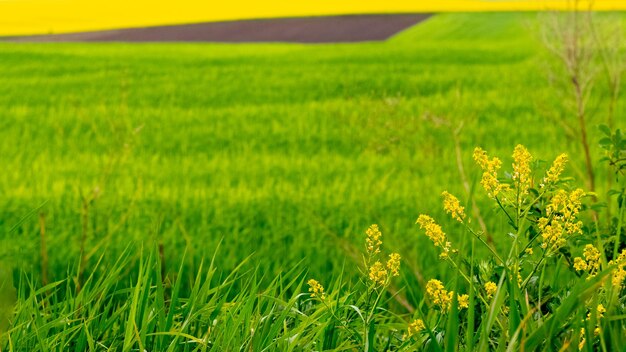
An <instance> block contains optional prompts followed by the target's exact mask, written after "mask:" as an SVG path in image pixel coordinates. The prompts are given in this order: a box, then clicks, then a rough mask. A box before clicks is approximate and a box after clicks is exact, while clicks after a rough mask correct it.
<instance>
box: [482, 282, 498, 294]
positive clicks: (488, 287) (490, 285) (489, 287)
mask: <svg viewBox="0 0 626 352" xmlns="http://www.w3.org/2000/svg"><path fill="white" fill-rule="evenodd" d="M497 290H498V285H496V283H495V282H492V281H489V282H487V283H486V284H485V292H486V293H487V298H491V297H493V295H495V294H496V291H497Z"/></svg>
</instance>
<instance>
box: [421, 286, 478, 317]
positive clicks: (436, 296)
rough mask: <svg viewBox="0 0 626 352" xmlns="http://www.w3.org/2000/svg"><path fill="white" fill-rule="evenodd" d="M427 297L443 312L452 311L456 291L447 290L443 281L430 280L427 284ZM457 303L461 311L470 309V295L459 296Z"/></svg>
mask: <svg viewBox="0 0 626 352" xmlns="http://www.w3.org/2000/svg"><path fill="white" fill-rule="evenodd" d="M426 295H427V296H428V298H429V299H430V300H431V301H432V302H433V304H434V305H435V306H438V307H439V308H440V309H441V310H443V311H448V310H450V305H451V304H452V298H453V297H454V291H448V290H446V288H445V287H444V286H443V283H442V282H441V281H439V280H437V279H432V280H429V281H428V283H427V284H426ZM457 302H458V303H459V308H460V309H467V308H469V295H457Z"/></svg>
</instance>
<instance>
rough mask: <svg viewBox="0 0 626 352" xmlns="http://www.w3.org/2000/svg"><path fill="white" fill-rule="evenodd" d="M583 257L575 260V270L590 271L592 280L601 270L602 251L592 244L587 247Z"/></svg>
mask: <svg viewBox="0 0 626 352" xmlns="http://www.w3.org/2000/svg"><path fill="white" fill-rule="evenodd" d="M583 256H584V257H585V259H582V258H581V257H576V258H574V269H576V270H577V271H589V277H588V278H592V277H594V276H595V275H596V273H597V272H598V270H599V269H600V251H599V250H598V249H597V248H596V247H594V246H593V245H591V244H588V245H586V246H585V249H584V250H583Z"/></svg>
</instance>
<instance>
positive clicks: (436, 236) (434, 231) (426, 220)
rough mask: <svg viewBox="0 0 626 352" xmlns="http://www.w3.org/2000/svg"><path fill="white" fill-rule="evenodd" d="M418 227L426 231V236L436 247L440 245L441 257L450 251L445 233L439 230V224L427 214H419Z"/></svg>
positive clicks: (444, 256)
mask: <svg viewBox="0 0 626 352" xmlns="http://www.w3.org/2000/svg"><path fill="white" fill-rule="evenodd" d="M417 223H418V224H419V225H420V228H421V229H423V230H424V231H425V232H426V236H427V237H428V238H430V240H431V241H433V243H434V244H435V246H436V247H440V248H441V249H442V250H443V252H442V253H441V254H440V257H441V258H446V257H447V256H448V252H450V245H451V244H450V242H447V241H446V234H445V233H444V232H443V231H442V230H441V226H439V225H437V223H436V222H435V220H433V218H431V217H430V216H428V215H420V216H419V218H418V219H417Z"/></svg>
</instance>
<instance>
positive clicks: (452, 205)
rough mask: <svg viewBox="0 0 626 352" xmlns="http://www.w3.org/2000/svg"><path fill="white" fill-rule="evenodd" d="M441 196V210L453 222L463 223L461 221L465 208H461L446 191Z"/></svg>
mask: <svg viewBox="0 0 626 352" xmlns="http://www.w3.org/2000/svg"><path fill="white" fill-rule="evenodd" d="M441 196H442V197H443V209H444V210H445V211H446V213H448V214H450V215H452V218H453V219H454V220H457V221H459V222H463V219H465V207H463V206H461V203H460V202H459V199H458V198H457V197H455V196H453V195H452V194H450V193H448V192H447V191H444V192H443V193H441Z"/></svg>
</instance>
